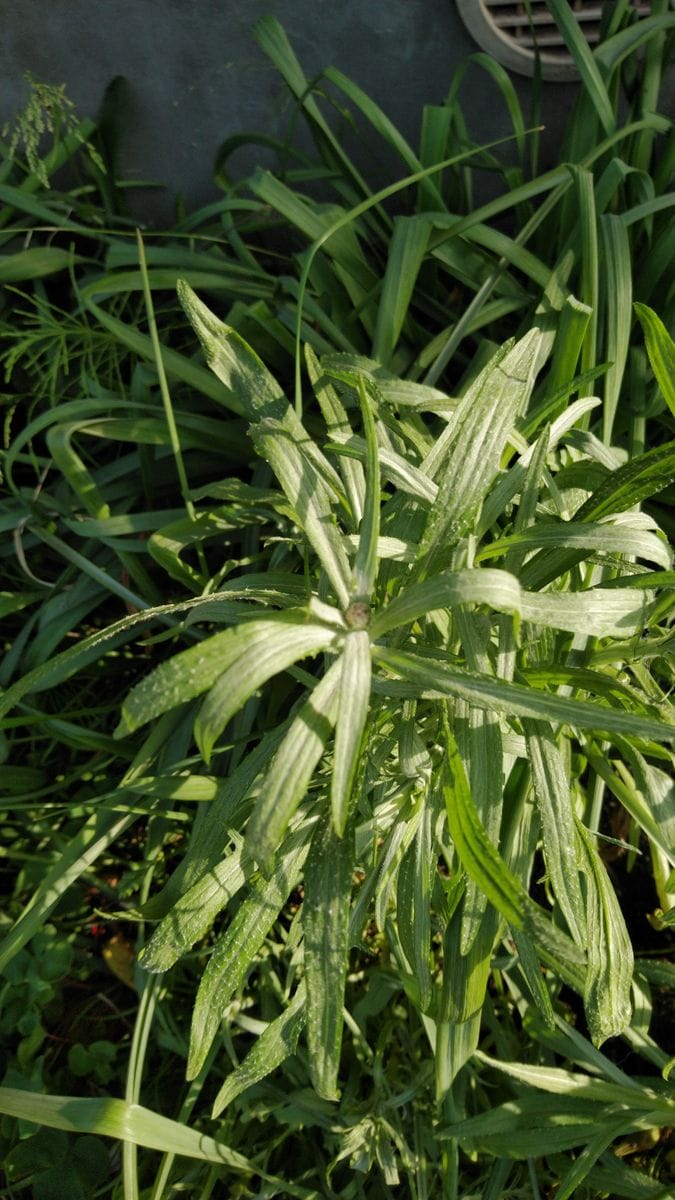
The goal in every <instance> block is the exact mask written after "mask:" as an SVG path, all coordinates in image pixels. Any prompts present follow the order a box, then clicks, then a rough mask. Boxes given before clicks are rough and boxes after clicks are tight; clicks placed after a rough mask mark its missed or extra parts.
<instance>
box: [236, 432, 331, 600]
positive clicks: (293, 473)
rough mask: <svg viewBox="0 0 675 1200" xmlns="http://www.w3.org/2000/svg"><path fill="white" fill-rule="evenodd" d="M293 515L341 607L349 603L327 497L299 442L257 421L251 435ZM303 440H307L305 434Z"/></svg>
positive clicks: (322, 484)
mask: <svg viewBox="0 0 675 1200" xmlns="http://www.w3.org/2000/svg"><path fill="white" fill-rule="evenodd" d="M251 436H252V438H253V442H254V445H255V447H256V450H257V451H258V453H259V454H260V455H261V457H262V458H264V459H266V460H267V462H269V464H270V466H271V467H272V470H273V471H274V473H275V475H276V477H277V479H278V480H279V483H280V484H281V487H282V488H283V491H284V493H285V495H286V497H287V498H288V500H289V502H290V503H291V504H292V506H293V509H294V511H295V513H296V514H297V520H298V524H299V525H300V528H301V529H302V531H303V533H304V534H305V536H306V538H307V540H308V542H309V543H310V545H311V546H312V549H313V550H314V552H315V554H316V555H317V556H318V558H319V561H320V562H321V565H322V566H323V568H324V570H325V572H326V575H327V576H328V578H329V580H330V583H331V586H332V587H333V590H334V592H335V595H336V596H337V599H338V602H339V603H340V605H341V606H342V607H343V608H346V607H347V604H348V603H349V593H350V583H351V569H350V566H349V562H348V559H347V555H346V553H345V549H344V545H343V542H342V538H341V536H340V533H339V531H338V528H337V524H336V521H335V516H334V514H333V511H332V507H331V503H330V498H329V495H328V492H327V489H326V487H325V484H324V482H323V480H322V479H321V476H320V475H319V473H318V472H317V470H316V468H315V466H314V463H313V462H312V461H311V459H310V457H309V456H308V455H307V454H306V453H305V448H304V445H303V442H299V441H298V439H297V436H294V435H293V434H292V433H291V432H289V431H288V430H286V429H285V427H284V426H283V425H282V424H281V423H280V422H279V421H272V420H271V419H270V420H264V421H260V422H259V423H258V424H257V425H256V426H255V427H254V429H253V430H252V434H251ZM304 441H305V442H306V441H307V438H306V435H305V438H304Z"/></svg>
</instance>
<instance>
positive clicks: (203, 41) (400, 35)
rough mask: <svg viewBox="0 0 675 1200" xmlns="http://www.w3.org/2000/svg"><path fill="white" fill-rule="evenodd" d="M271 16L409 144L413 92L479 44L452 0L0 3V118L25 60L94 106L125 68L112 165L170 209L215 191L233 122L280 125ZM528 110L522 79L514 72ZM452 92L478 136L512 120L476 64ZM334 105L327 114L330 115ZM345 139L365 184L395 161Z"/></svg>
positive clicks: (83, 104) (155, 208)
mask: <svg viewBox="0 0 675 1200" xmlns="http://www.w3.org/2000/svg"><path fill="white" fill-rule="evenodd" d="M268 12H269V13H272V14H273V15H274V16H276V17H277V18H278V19H279V21H281V23H282V25H283V26H284V28H285V30H286V33H287V34H288V37H289V38H290V40H291V42H292V44H293V47H294V49H295V51H296V53H297V55H298V57H299V59H300V61H301V63H302V65H303V68H304V70H305V72H306V74H307V75H308V76H309V77H310V78H312V77H314V76H315V75H317V74H318V73H319V72H320V71H321V69H322V68H323V67H326V66H329V65H333V66H336V67H339V68H340V70H342V71H343V72H344V73H345V74H346V75H348V76H349V77H350V78H351V79H353V80H354V81H355V82H356V83H357V84H359V85H360V86H361V87H362V88H363V89H364V90H365V91H366V92H368V94H369V95H370V96H372V98H373V99H374V100H375V101H376V102H377V103H378V104H380V105H381V107H382V108H383V109H384V111H385V112H386V113H387V115H388V116H389V117H390V118H391V119H392V121H393V122H394V123H395V124H396V126H397V127H398V128H399V129H400V131H401V132H402V133H403V134H404V136H405V137H406V138H407V139H408V140H409V141H410V142H411V144H412V146H413V147H417V146H418V144H419V132H420V121H421V115H422V108H423V105H424V104H440V103H442V102H443V100H444V99H445V97H446V95H447V93H448V88H449V85H450V80H451V78H452V75H453V72H454V70H455V69H456V68H457V66H458V65H459V64H460V63H462V62H463V61H464V60H465V59H466V58H467V56H469V55H470V54H472V53H474V52H475V51H476V50H477V48H478V47H477V46H476V44H475V43H474V42H473V41H472V39H471V37H470V35H469V34H468V33H467V31H466V29H465V28H464V26H463V24H462V22H461V20H460V18H459V15H458V13H457V11H456V7H455V4H454V2H453V0H386V2H384V0H381V2H378V3H372V4H364V3H363V0H342V2H341V3H340V4H336V3H335V2H334V0H330V2H329V0H238V2H237V3H234V2H233V0H207V2H204V0H201V2H198V0H107V2H106V4H105V5H94V4H91V2H90V0H70V3H69V5H68V10H67V17H64V10H63V8H62V6H60V5H55V4H54V3H53V0H30V3H26V4H22V5H18V6H15V7H14V8H10V9H9V10H8V11H7V13H6V14H5V21H4V26H3V44H2V48H1V49H0V63H1V69H2V78H3V81H4V86H3V89H2V93H1V95H0V124H1V123H3V122H4V121H6V120H8V119H10V118H12V117H13V116H14V115H15V114H16V113H17V112H18V111H19V110H20V109H21V108H22V106H23V104H24V103H25V101H26V95H27V87H26V83H25V78H24V77H25V73H26V72H30V73H31V74H32V75H33V76H35V77H36V78H37V79H39V80H42V81H45V82H48V83H52V84H62V83H65V85H66V91H67V94H68V96H69V97H70V98H71V99H72V100H73V101H74V102H75V105H76V107H77V110H78V112H79V113H80V115H82V116H91V115H94V114H96V112H97V111H98V109H99V106H100V103H101V99H102V96H103V94H104V91H105V88H106V86H107V84H108V83H109V82H110V81H111V80H112V79H113V77H114V76H117V75H123V76H124V77H125V79H126V80H127V83H128V87H127V89H126V91H127V114H126V117H127V119H126V127H125V132H124V136H123V139H122V146H121V156H120V162H119V175H120V178H121V179H123V180H125V181H129V182H132V183H134V184H137V185H143V184H147V183H150V182H153V183H155V184H162V185H165V186H163V187H159V188H157V187H150V186H139V187H138V189H136V190H135V191H134V196H133V200H132V203H131V207H132V209H133V211H134V213H135V215H136V216H137V217H139V218H140V219H147V220H155V221H160V222H166V221H170V220H171V218H172V216H173V214H174V212H175V205H176V197H177V195H179V196H180V197H181V198H182V201H183V203H184V205H185V207H186V208H187V209H188V210H190V209H194V208H196V207H198V206H200V205H202V204H205V203H208V202H209V201H210V200H212V199H215V198H216V197H217V195H218V191H217V188H216V185H215V184H214V182H213V161H214V156H215V153H216V151H217V148H218V146H219V145H220V143H221V142H222V141H223V140H224V139H225V138H226V137H229V136H230V135H232V134H235V133H240V132H251V131H256V132H264V133H266V134H282V135H283V134H284V133H285V132H286V130H287V128H288V124H289V121H290V119H291V118H292V113H293V110H292V102H291V99H290V97H289V95H288V92H287V91H286V90H285V88H284V87H283V85H282V84H281V81H280V79H279V76H278V75H277V74H276V72H275V71H274V69H273V68H272V67H271V65H270V64H269V62H268V61H267V59H266V58H265V56H264V55H263V53H262V51H261V50H260V49H259V47H258V46H257V45H256V43H255V41H254V40H253V37H252V35H251V27H252V25H253V24H254V22H255V21H256V20H257V19H258V18H259V17H260V16H262V15H263V14H265V13H268ZM513 82H514V85H515V87H516V90H517V92H518V95H519V97H520V100H521V104H522V105H523V110H524V113H525V118H526V120H527V119H528V115H529V109H530V103H531V92H532V85H531V83H530V81H529V80H527V79H525V78H522V77H519V76H513ZM575 90H576V85H570V84H549V85H546V88H545V94H544V111H543V113H542V119H543V121H544V123H545V124H546V126H547V129H546V134H545V136H544V140H543V143H542V150H543V163H542V165H543V166H546V165H547V159H548V160H549V161H552V160H555V158H556V150H557V146H558V144H559V140H560V131H561V129H562V126H563V125H564V121H565V118H566V116H567V113H568V112H569V109H570V106H571V104H572V101H573V98H574V95H575ZM462 105H463V109H464V111H465V113H467V114H469V116H470V121H471V133H472V135H473V136H474V137H475V138H480V139H481V140H485V141H489V140H493V139H496V138H499V137H504V136H506V135H508V134H509V133H510V132H511V130H510V124H509V120H508V115H507V114H506V112H505V109H504V104H503V101H502V99H501V96H500V95H499V93H498V91H497V89H496V87H495V85H494V84H493V83H492V82H491V81H490V80H489V78H488V77H487V75H486V74H485V72H483V71H479V70H478V69H475V70H473V71H469V72H468V73H467V76H466V79H465V82H464V85H463V89H462ZM337 119H339V117H338V118H337ZM368 137H369V141H368V144H367V145H366V144H362V145H361V146H358V145H356V146H355V147H353V148H352V147H350V149H352V151H353V155H354V158H355V160H356V161H357V163H359V165H362V166H363V167H364V168H365V169H366V172H367V174H368V178H369V179H370V180H372V181H373V182H374V183H375V184H379V183H381V182H388V181H390V180H391V179H392V178H395V177H396V176H397V175H400V174H401V169H400V163H396V162H394V160H393V159H392V158H391V157H390V156H389V155H387V153H385V151H384V149H383V147H382V146H381V145H379V146H378V145H377V144H376V143H375V141H374V135H373V134H372V133H369V135H368ZM258 161H262V162H263V165H266V164H265V162H264V157H263V154H262V152H261V153H258V152H256V151H254V150H251V149H248V150H245V151H241V152H240V154H239V157H238V158H237V159H236V160H233V166H234V167H235V169H236V168H237V167H239V168H240V169H241V172H242V173H246V172H247V171H248V170H250V169H251V167H252V166H253V165H255V164H256V163H257V162H258Z"/></svg>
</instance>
